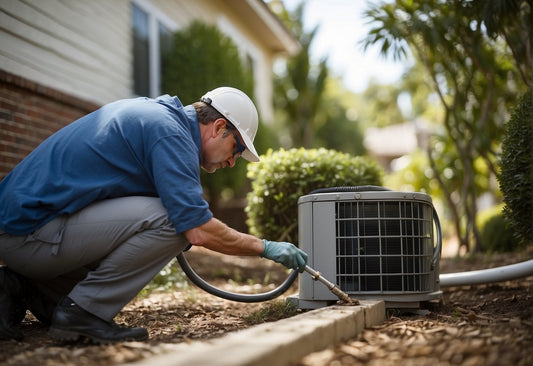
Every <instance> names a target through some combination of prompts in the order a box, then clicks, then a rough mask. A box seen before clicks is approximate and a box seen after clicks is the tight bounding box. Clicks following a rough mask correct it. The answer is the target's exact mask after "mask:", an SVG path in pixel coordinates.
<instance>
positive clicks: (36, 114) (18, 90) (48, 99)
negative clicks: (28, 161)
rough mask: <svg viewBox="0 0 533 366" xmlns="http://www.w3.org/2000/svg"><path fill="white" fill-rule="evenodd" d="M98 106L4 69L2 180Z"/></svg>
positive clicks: (0, 90) (0, 77)
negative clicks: (43, 145)
mask: <svg viewBox="0 0 533 366" xmlns="http://www.w3.org/2000/svg"><path fill="white" fill-rule="evenodd" d="M97 108H98V106H97V105H95V104H93V103H89V102H86V101H83V100H81V99H78V98H75V97H72V96H70V95H68V94H65V93H62V92H59V91H57V90H55V89H52V88H48V87H45V86H42V85H39V84H37V83H35V82H32V81H30V80H27V79H25V78H22V77H20V76H16V75H13V74H9V73H7V72H5V71H2V70H0V180H1V179H3V178H4V177H5V176H6V175H7V174H8V173H9V172H10V171H11V169H13V167H14V166H15V165H17V164H18V163H19V162H20V161H21V160H22V159H23V158H24V157H25V156H26V155H28V154H29V153H30V152H31V151H32V150H33V149H34V148H35V147H36V146H37V145H39V144H40V143H41V142H42V141H43V140H44V139H46V138H47V137H48V136H50V135H51V134H53V133H54V132H55V131H57V130H59V129H60V128H62V127H64V126H66V125H67V124H69V123H71V122H72V121H75V120H76V119H78V118H79V117H81V116H83V115H85V114H87V113H89V112H92V111H94V110H95V109H97Z"/></svg>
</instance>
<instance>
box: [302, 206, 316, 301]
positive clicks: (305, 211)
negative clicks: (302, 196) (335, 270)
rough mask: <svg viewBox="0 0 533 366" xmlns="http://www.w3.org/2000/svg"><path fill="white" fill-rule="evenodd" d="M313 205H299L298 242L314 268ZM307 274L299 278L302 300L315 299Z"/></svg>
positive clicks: (311, 282) (311, 283)
mask: <svg viewBox="0 0 533 366" xmlns="http://www.w3.org/2000/svg"><path fill="white" fill-rule="evenodd" d="M312 222H313V203H312V202H304V203H301V204H299V205H298V241H299V248H300V249H302V250H303V251H304V252H306V253H307V255H308V256H309V257H308V262H307V263H308V264H309V266H311V267H313V268H315V267H314V255H313V225H311V223H312ZM310 279H311V277H310V276H309V275H308V274H307V273H302V274H300V275H299V276H298V285H299V297H300V298H302V299H312V298H313V286H314V284H313V281H312V280H311V281H309V280H310Z"/></svg>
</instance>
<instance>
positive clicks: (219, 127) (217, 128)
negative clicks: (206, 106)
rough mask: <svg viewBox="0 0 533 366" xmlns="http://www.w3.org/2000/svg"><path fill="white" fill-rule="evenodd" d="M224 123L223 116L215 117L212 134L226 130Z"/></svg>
mask: <svg viewBox="0 0 533 366" xmlns="http://www.w3.org/2000/svg"><path fill="white" fill-rule="evenodd" d="M226 123H227V122H226V120H225V119H224V118H217V119H216V120H215V121H214V122H213V136H216V135H218V134H219V133H220V132H221V131H222V132H224V131H225V130H226Z"/></svg>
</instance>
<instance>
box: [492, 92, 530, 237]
mask: <svg viewBox="0 0 533 366" xmlns="http://www.w3.org/2000/svg"><path fill="white" fill-rule="evenodd" d="M532 120H533V113H532V103H531V91H530V92H529V93H526V94H525V95H524V96H523V97H522V98H521V99H520V101H519V103H518V106H517V108H516V109H515V110H514V111H513V114H512V115H511V119H510V120H509V122H507V124H506V125H505V130H504V136H503V141H502V157H501V162H500V166H501V173H500V175H499V177H498V181H499V183H500V190H501V191H502V193H503V201H504V202H505V208H504V210H503V214H504V216H505V217H506V218H507V219H508V222H509V227H510V229H511V230H512V231H513V232H514V234H515V236H516V239H517V240H516V241H515V242H516V244H515V246H517V247H518V246H523V245H525V244H528V243H531V242H533V230H532V226H533V225H532V224H531V223H532V222H533V186H532V180H533V153H532V148H531V145H532V140H533V133H532V126H531V124H532Z"/></svg>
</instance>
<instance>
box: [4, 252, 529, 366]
mask: <svg viewBox="0 0 533 366" xmlns="http://www.w3.org/2000/svg"><path fill="white" fill-rule="evenodd" d="M187 258H189V261H190V262H191V264H192V265H193V268H195V269H196V270H197V272H198V273H200V274H201V275H202V276H203V277H204V278H206V279H208V280H209V281H210V282H211V283H213V284H215V285H217V286H220V287H221V288H223V289H225V290H230V291H234V292H264V291H266V290H269V289H271V288H272V287H273V286H274V285H273V284H279V283H281V281H283V279H284V277H285V276H286V272H285V271H284V270H283V269H282V268H281V266H279V265H276V264H273V263H271V262H270V261H267V260H262V259H258V258H240V257H237V258H235V257H228V256H220V255H213V254H210V253H208V252H204V251H201V250H200V251H197V250H195V251H191V252H190V253H189V254H188V255H187ZM531 258H533V248H529V249H528V250H525V251H522V252H520V253H514V254H506V255H493V256H476V257H473V258H462V259H456V258H453V259H442V260H441V264H440V273H451V272H458V271H464V270H474V269H483V268H492V267H495V266H499V265H504V264H510V263H517V262H519V261H523V260H527V259H531ZM265 283H267V284H269V285H264V284H265ZM443 290H444V295H443V299H442V301H441V302H440V303H434V304H429V306H428V309H426V310H424V311H423V312H422V313H421V314H401V313H397V312H390V314H389V318H388V320H387V321H386V322H385V323H383V324H382V325H379V326H376V327H373V328H371V329H366V330H365V331H364V332H363V333H362V334H361V335H360V336H358V337H357V338H356V339H353V340H350V341H348V342H345V343H343V344H340V345H336V346H335V347H332V348H330V349H327V350H325V351H322V352H318V353H313V354H311V355H308V356H306V357H305V358H304V359H302V360H301V361H300V362H297V363H295V364H294V366H311V365H313V366H314V365H320V366H325V365H331V366H334V365H335V366H338V365H374V364H376V365H392V364H395V365H396V364H399V363H400V364H401V365H417V366H418V365H430V364H431V365H434V364H439V365H448V364H449V365H504V364H506V365H507V364H512V365H531V364H533V353H532V352H531V350H532V349H533V277H529V278H525V279H520V280H514V281H507V282H503V283H498V284H491V285H479V286H466V287H460V288H446V289H443ZM296 291H297V288H296V284H295V285H293V288H292V289H291V290H289V291H288V293H291V292H292V293H294V292H296ZM296 313H298V311H292V312H287V311H286V309H285V308H284V298H283V296H282V297H280V298H279V299H277V300H272V301H269V302H267V303H256V304H254V303H252V304H245V303H236V302H232V301H228V300H222V299H219V298H217V297H214V296H212V295H209V294H207V293H205V292H203V291H202V290H200V289H197V288H195V287H194V285H189V286H185V287H184V288H181V289H179V290H175V291H170V292H154V293H151V294H150V295H148V296H139V297H137V298H136V299H134V300H133V301H132V302H131V303H130V304H129V305H128V306H127V307H125V308H124V310H123V311H122V312H121V313H120V314H119V315H118V316H117V318H116V319H115V320H116V321H117V322H118V323H122V324H125V325H128V326H142V327H145V328H147V329H148V331H149V333H150V339H149V340H148V341H146V342H125V343H119V344H115V345H92V344H88V343H83V342H82V343H75V344H63V343H57V342H53V341H51V340H50V339H48V337H47V335H46V331H47V329H46V328H45V327H44V326H42V325H41V324H40V323H39V322H37V321H36V320H35V319H34V318H33V317H32V316H31V315H30V314H28V315H27V317H26V319H25V321H24V322H23V323H22V325H21V329H22V331H23V333H24V335H25V339H24V341H23V342H16V341H4V342H0V365H97V366H100V365H111V364H118V363H123V362H131V361H135V360H139V359H142V358H146V357H150V356H151V355H154V354H158V353H161V352H164V350H165V348H168V347H169V344H173V343H180V342H189V341H191V340H199V339H208V338H213V337H220V336H222V335H224V334H225V333H228V332H232V331H235V330H238V329H243V328H246V327H249V326H252V325H254V324H256V323H258V322H263V321H272V320H277V319H280V318H282V317H286V316H290V315H293V314H296Z"/></svg>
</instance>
